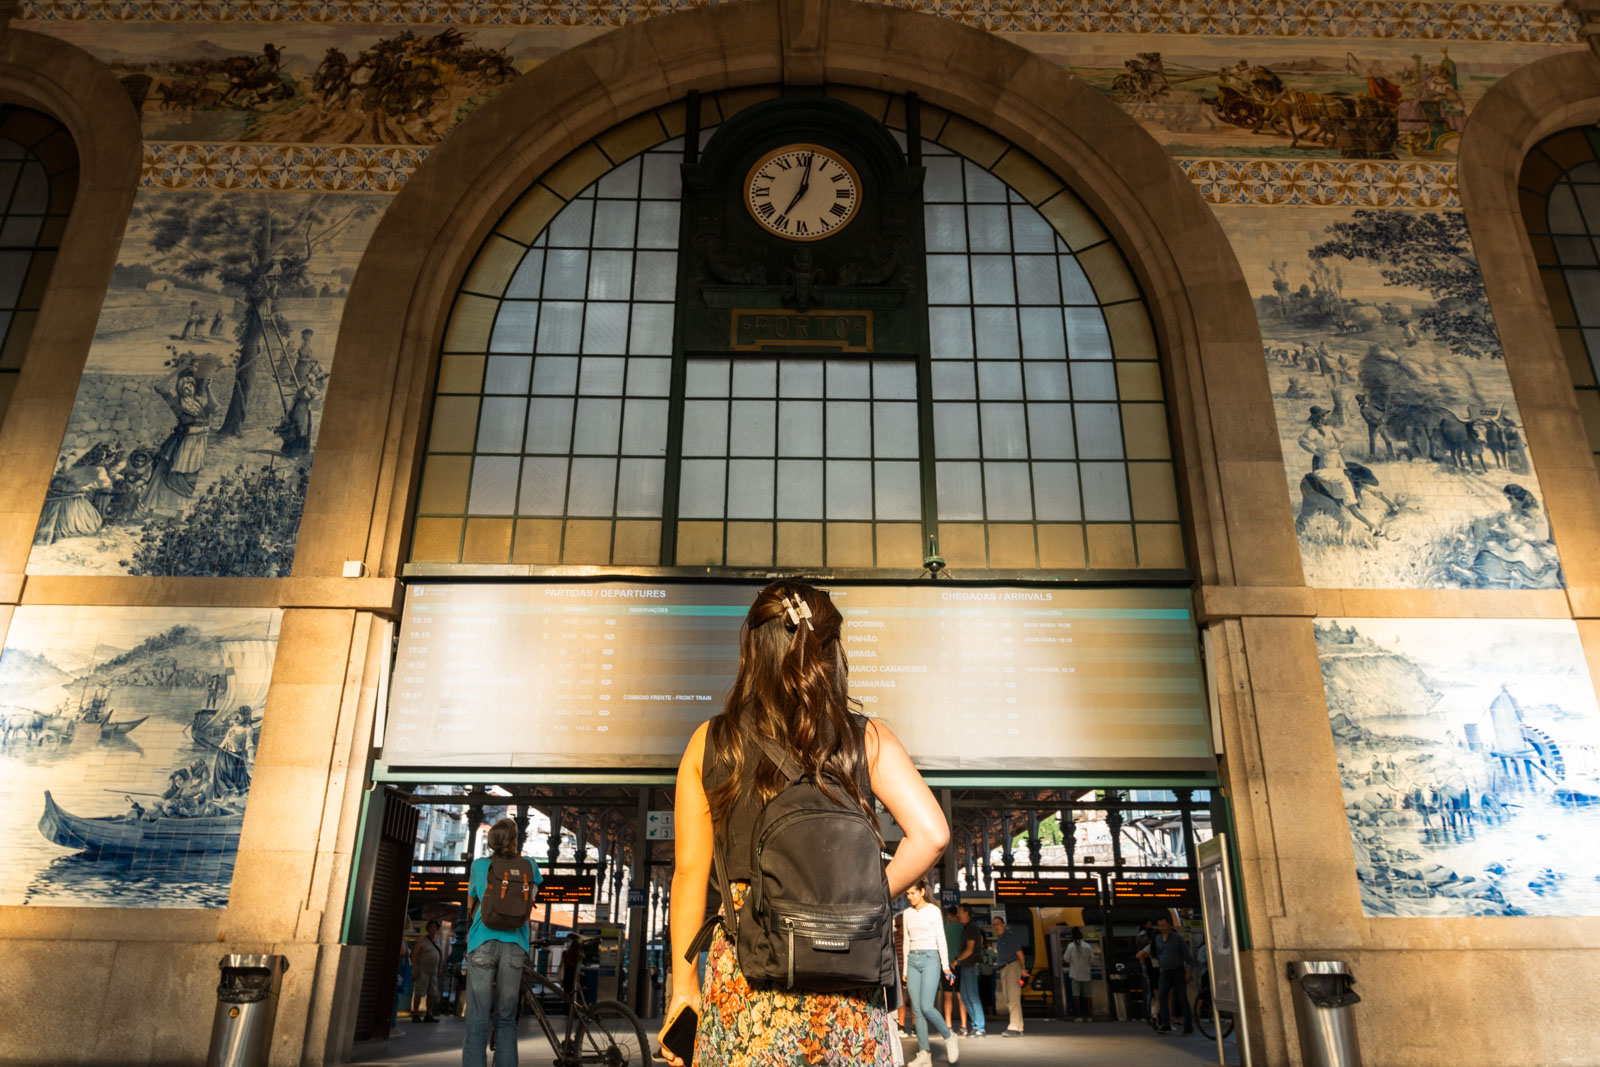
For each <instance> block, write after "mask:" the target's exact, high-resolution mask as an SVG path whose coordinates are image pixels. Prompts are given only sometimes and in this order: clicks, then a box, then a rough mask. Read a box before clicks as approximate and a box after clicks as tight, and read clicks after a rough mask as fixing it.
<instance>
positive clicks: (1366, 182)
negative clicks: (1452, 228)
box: [1175, 159, 1461, 209]
mask: <svg viewBox="0 0 1600 1067" xmlns="http://www.w3.org/2000/svg"><path fill="white" fill-rule="evenodd" d="M1175 162H1176V163H1177V164H1178V168H1179V169H1180V170H1182V171H1183V173H1184V175H1185V176H1186V177H1188V179H1189V180H1190V181H1191V182H1193V183H1194V186H1195V188H1197V189H1199V190H1200V194H1201V195H1202V196H1204V197H1205V198H1206V201H1207V202H1208V203H1211V204H1218V205H1221V204H1227V205H1232V206H1249V207H1277V206H1285V205H1289V206H1295V205H1309V206H1314V207H1369V208H1377V207H1387V208H1439V209H1444V208H1459V207H1460V206H1461V201H1460V197H1459V195H1458V193H1457V190H1456V167H1455V164H1454V163H1397V162H1394V161H1384V160H1344V159H1310V160H1285V159H1179V160H1176V161H1175Z"/></svg>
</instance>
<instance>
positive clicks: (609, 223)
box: [594, 172, 639, 248]
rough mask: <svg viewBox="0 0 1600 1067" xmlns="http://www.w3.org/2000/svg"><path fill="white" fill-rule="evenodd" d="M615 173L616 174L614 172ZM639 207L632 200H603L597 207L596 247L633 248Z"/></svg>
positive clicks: (595, 214) (595, 224) (595, 216)
mask: <svg viewBox="0 0 1600 1067" xmlns="http://www.w3.org/2000/svg"><path fill="white" fill-rule="evenodd" d="M613 173H615V172H613ZM638 211H639V206H638V205H637V204H635V203H634V202H633V201H631V200H602V201H600V203H598V204H596V205H595V213H594V246H595V247H596V248H632V247H633V226H634V223H635V222H636V221H637V218H638Z"/></svg>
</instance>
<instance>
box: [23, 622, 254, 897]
mask: <svg viewBox="0 0 1600 1067" xmlns="http://www.w3.org/2000/svg"><path fill="white" fill-rule="evenodd" d="M281 615H282V613H281V612H280V611H278V610H277V609H267V608H89V607H34V606H27V607H20V608H18V609H17V610H16V613H15V614H14V615H13V617H12V620H11V625H10V630H9V633H8V634H7V636H6V642H5V646H4V651H3V652H0V905H15V904H49V905H68V906H86V907H141V908H159V907H182V908H220V907H225V906H226V905H227V903H228V893H229V886H230V883H231V881H232V878H233V863H234V856H235V854H236V852H237V850H238V847H239V832H240V829H241V828H242V826H243V824H244V812H245V803H246V801H247V799H248V798H249V795H250V781H251V775H252V774H253V773H254V769H255V753H256V744H257V741H258V740H259V738H260V735H261V723H262V718H263V710H262V709H263V707H264V706H265V704H266V696H267V688H268V685H269V684H270V682H271V679H272V662H273V657H274V654H275V653H276V651H277V643H278V628H279V624H280V619H281Z"/></svg>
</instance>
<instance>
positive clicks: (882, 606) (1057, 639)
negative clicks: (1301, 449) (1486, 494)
mask: <svg viewBox="0 0 1600 1067" xmlns="http://www.w3.org/2000/svg"><path fill="white" fill-rule="evenodd" d="M759 588H760V587H759V586H758V585H747V584H742V583H707V582H683V583H676V582H659V583H653V584H652V583H646V582H639V581H597V582H583V583H576V582H561V583H557V582H518V583H511V582H489V583H444V582H428V583H418V584H412V585H409V586H408V587H407V590H406V603H405V612H404V618H403V621H402V624H401V633H400V640H399V645H398V649H397V652H396V660H395V668H394V674H393V678H392V680H391V685H390V690H389V693H390V700H389V713H388V719H387V723H386V727H385V743H384V760H385V762H387V763H388V764H389V765H390V766H397V767H398V766H423V767H438V766H451V767H500V766H504V767H594V768H617V767H652V768H670V767H673V766H675V765H676V763H677V761H678V758H679V756H680V755H681V754H682V752H683V747H684V745H685V743H686V742H687V741H688V738H689V735H690V734H691V733H692V732H693V731H694V729H695V727H696V726H698V725H699V724H700V723H701V722H703V721H705V720H706V719H708V718H709V717H711V716H712V715H714V714H715V713H716V712H718V711H720V710H721V708H722V705H723V702H724V700H725V699H726V697H727V693H728V689H729V687H730V686H731V684H732V681H733V677H734V674H735V672H736V670H737V668H738V656H739V650H738V635H739V627H740V624H741V623H742V622H743V620H744V616H745V613H746V611H747V610H748V609H749V605H750V602H751V600H752V599H753V598H754V595H755V593H756V591H757V590H758V589H759ZM828 589H829V592H830V594H831V595H832V597H833V600H834V603H835V604H836V605H838V607H839V609H840V611H841V613H842V614H843V615H844V620H845V621H844V630H843V635H842V640H843V643H844V649H845V652H846V654H847V656H848V659H849V666H850V672H849V687H850V694H851V696H853V697H854V698H855V699H857V700H859V701H860V702H861V710H862V711H864V712H866V713H867V714H869V715H873V716H877V717H879V718H881V719H882V720H883V721H884V722H885V723H886V724H887V725H889V726H890V727H891V728H892V729H893V730H894V731H895V733H896V734H897V735H898V736H899V737H900V739H901V740H902V741H903V742H904V744H905V746H906V748H907V750H908V751H909V752H910V753H911V755H912V758H913V759H914V760H915V762H916V763H917V765H918V766H919V767H921V768H923V769H924V770H927V769H936V768H944V769H990V770H992V769H1005V770H1109V769H1117V770H1141V769H1144V770H1210V769H1212V767H1213V766H1214V762H1213V760H1212V755H1211V748H1210V738H1211V734H1210V731H1209V729H1208V727H1207V724H1206V717H1205V716H1206V701H1205V694H1204V689H1203V686H1202V680H1201V672H1200V664H1199V656H1198V641H1197V639H1196V634H1195V627H1194V621H1193V618H1192V615H1191V611H1190V599H1189V593H1188V591H1187V590H1181V589H1074V588H1059V587H1037V586H1020V585H1009V586H969V585H960V584H956V583H951V582H933V581H925V582H921V583H918V584H901V585H884V584H873V585H865V584H861V585H855V584H844V583H839V584H833V585H830V586H829V587H828Z"/></svg>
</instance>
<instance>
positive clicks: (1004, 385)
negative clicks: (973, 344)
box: [978, 360, 1022, 400]
mask: <svg viewBox="0 0 1600 1067" xmlns="http://www.w3.org/2000/svg"><path fill="white" fill-rule="evenodd" d="M978 395H979V396H981V397H983V398H984V399H985V400H1021V399H1022V364H1020V363H1014V362H1006V363H1002V362H1000V361H998V360H986V361H984V362H982V363H979V364H978Z"/></svg>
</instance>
